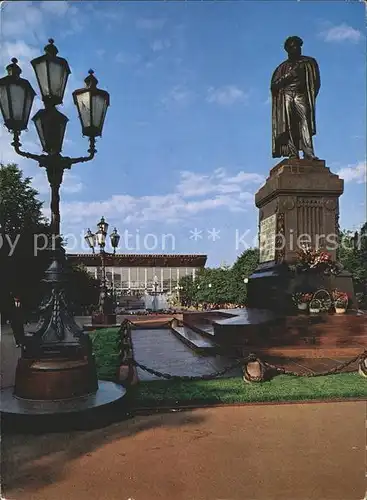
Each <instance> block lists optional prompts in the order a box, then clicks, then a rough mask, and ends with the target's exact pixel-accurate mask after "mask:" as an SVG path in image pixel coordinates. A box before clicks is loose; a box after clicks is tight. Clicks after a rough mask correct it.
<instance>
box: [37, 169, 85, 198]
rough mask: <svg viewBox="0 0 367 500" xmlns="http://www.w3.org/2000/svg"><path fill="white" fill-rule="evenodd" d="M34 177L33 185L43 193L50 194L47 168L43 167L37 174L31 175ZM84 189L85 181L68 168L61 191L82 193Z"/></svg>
mask: <svg viewBox="0 0 367 500" xmlns="http://www.w3.org/2000/svg"><path fill="white" fill-rule="evenodd" d="M30 177H32V186H33V187H34V189H36V190H37V191H38V192H39V193H40V194H41V195H45V194H46V195H48V194H49V193H50V184H49V182H48V180H47V175H46V171H45V169H41V170H40V171H39V172H38V173H36V174H35V175H33V176H32V175H30ZM82 189H83V183H82V182H81V180H80V177H79V176H78V175H75V174H73V173H71V172H69V171H68V170H67V171H65V172H64V177H63V182H62V184H61V189H60V191H61V193H67V194H74V193H80V191H82Z"/></svg>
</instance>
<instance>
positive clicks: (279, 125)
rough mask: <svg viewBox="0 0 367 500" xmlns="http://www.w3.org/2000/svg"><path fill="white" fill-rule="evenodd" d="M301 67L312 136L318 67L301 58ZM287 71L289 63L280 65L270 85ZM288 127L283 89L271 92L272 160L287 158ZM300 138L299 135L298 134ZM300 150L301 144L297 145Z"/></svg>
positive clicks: (305, 57)
mask: <svg viewBox="0 0 367 500" xmlns="http://www.w3.org/2000/svg"><path fill="white" fill-rule="evenodd" d="M301 62H302V67H303V68H304V72H305V75H304V76H305V93H306V101H307V104H308V108H309V115H308V119H309V127H310V132H311V134H312V135H315V134H316V120H315V101H316V96H317V94H318V91H319V89H320V73H319V67H318V64H317V62H316V60H315V59H313V58H312V57H307V56H301ZM287 71H289V62H288V61H285V62H283V63H282V64H280V65H279V66H278V67H277V68H276V70H275V71H274V73H273V76H272V79H271V83H272V84H273V83H274V82H276V81H277V80H278V79H279V78H281V77H282V76H284V75H285V74H286V73H287ZM288 127H289V124H288V123H287V116H286V112H285V97H284V91H283V89H280V90H275V91H273V92H272V153H273V158H280V157H282V156H289V155H290V151H289V150H288ZM298 137H300V133H299V134H298ZM298 149H299V150H301V149H302V148H301V144H299V145H298Z"/></svg>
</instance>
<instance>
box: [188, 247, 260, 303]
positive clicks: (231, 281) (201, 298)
mask: <svg viewBox="0 0 367 500" xmlns="http://www.w3.org/2000/svg"><path fill="white" fill-rule="evenodd" d="M258 260H259V251H258V249H257V248H250V249H248V250H245V251H244V252H243V253H242V254H241V255H240V256H239V257H238V258H237V260H236V262H235V263H234V264H233V266H232V267H229V266H222V267H219V268H205V269H202V270H200V271H199V273H198V274H197V276H196V278H195V281H193V280H192V278H191V277H190V276H185V277H183V278H181V280H180V286H181V287H182V290H181V293H180V298H181V303H182V304H184V305H193V304H198V303H200V304H203V303H212V304H228V303H231V304H237V305H243V304H245V303H246V297H247V286H246V283H245V282H244V279H245V278H247V277H248V276H250V275H251V274H252V273H253V272H254V271H255V269H256V267H257V265H258Z"/></svg>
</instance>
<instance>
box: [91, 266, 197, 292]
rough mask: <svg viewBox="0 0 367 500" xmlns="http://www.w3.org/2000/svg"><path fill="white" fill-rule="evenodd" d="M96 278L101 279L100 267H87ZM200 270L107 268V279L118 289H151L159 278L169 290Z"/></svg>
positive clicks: (162, 285)
mask: <svg viewBox="0 0 367 500" xmlns="http://www.w3.org/2000/svg"><path fill="white" fill-rule="evenodd" d="M87 270H88V272H90V273H91V274H92V275H93V276H95V277H96V278H100V277H101V273H102V270H101V268H100V267H87ZM197 272H198V269H196V268H192V267H177V268H176V267H172V268H171V267H162V268H160V267H156V268H154V267H106V279H107V281H108V282H109V283H110V284H113V285H114V286H115V287H118V288H120V287H121V288H140V289H144V288H151V287H153V286H154V278H155V277H157V279H158V283H159V287H160V288H162V287H163V288H164V289H168V288H172V286H175V285H176V284H177V282H178V281H179V280H180V278H182V277H183V276H188V275H189V276H193V277H194V278H195V274H196V273H197Z"/></svg>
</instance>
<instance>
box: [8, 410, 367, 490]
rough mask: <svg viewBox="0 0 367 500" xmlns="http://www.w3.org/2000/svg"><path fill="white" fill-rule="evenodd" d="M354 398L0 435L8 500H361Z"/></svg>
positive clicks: (359, 421)
mask: <svg viewBox="0 0 367 500" xmlns="http://www.w3.org/2000/svg"><path fill="white" fill-rule="evenodd" d="M365 415H366V405H365V403H364V402H356V403H350V402H348V403H325V404H303V405H301V404H294V405H258V406H243V407H226V408H224V407H222V408H209V409H199V410H194V411H185V412H174V413H167V414H158V415H151V416H136V417H134V418H131V419H130V420H125V421H122V422H120V423H116V424H113V425H110V426H109V427H106V428H103V429H97V430H92V431H74V432H68V433H55V434H44V435H40V436H39V435H37V436H36V435H8V436H4V439H3V445H2V448H3V450H2V451H3V453H2V460H3V464H2V475H3V483H4V491H3V494H4V495H5V497H6V498H9V499H12V500H59V499H61V498H67V499H68V500H101V499H103V500H128V499H130V500H132V499H134V500H172V499H173V498H174V499H175V500H265V499H266V500H278V499H279V500H362V499H363V498H364V495H365V489H366V485H365Z"/></svg>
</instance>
